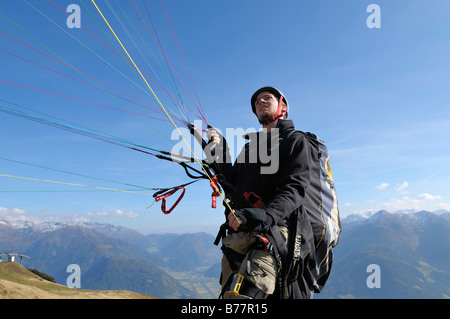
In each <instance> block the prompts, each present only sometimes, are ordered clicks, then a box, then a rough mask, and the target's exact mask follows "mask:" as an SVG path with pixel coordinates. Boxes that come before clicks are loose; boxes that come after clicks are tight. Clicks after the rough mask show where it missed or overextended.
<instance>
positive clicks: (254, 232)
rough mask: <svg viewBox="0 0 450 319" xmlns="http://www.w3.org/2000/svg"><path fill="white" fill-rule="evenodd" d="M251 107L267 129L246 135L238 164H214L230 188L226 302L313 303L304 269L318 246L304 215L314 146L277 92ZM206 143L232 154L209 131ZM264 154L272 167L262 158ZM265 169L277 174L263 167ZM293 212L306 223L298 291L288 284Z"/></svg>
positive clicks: (262, 93) (269, 90)
mask: <svg viewBox="0 0 450 319" xmlns="http://www.w3.org/2000/svg"><path fill="white" fill-rule="evenodd" d="M251 106H252V111H253V113H254V114H255V115H256V117H257V118H258V121H259V123H260V124H262V128H263V130H262V131H260V132H257V133H250V134H247V135H246V136H245V138H246V139H248V140H249V142H248V143H247V144H246V145H245V147H244V149H243V150H242V152H241V154H240V155H239V156H238V158H237V160H236V162H235V163H234V165H231V164H230V163H217V164H218V167H219V168H220V180H221V182H222V183H223V184H226V185H231V186H230V187H224V189H225V190H226V192H227V195H228V197H230V207H231V208H232V209H233V210H232V211H229V210H226V212H225V214H226V219H227V222H226V223H225V224H224V225H223V227H222V228H221V229H222V234H221V235H222V237H223V238H222V244H223V245H222V250H223V253H224V257H223V260H222V274H221V280H220V282H221V285H222V288H223V297H224V298H268V297H270V296H272V297H282V298H286V297H289V298H309V297H310V290H311V289H310V280H309V278H308V276H307V275H305V276H304V275H303V272H306V271H307V268H308V267H307V264H308V263H310V258H312V257H311V256H312V255H313V253H312V252H311V253H310V251H311V247H314V246H313V244H312V240H313V239H312V232H311V229H310V225H309V222H308V220H307V217H306V214H305V213H304V212H303V211H302V210H301V206H302V204H303V200H304V197H305V189H306V188H307V187H308V185H309V180H310V150H309V145H308V142H307V141H306V140H305V137H304V136H303V134H293V133H294V131H295V127H294V124H293V122H292V121H291V120H287V119H286V118H287V113H288V103H287V100H286V98H285V96H284V95H283V94H282V93H281V92H280V91H279V90H277V89H275V88H273V87H263V88H261V89H259V90H257V91H256V92H255V93H254V94H253V96H252V98H251ZM209 139H210V141H211V142H213V143H215V144H217V145H216V148H217V149H221V148H222V150H223V151H224V152H228V151H227V146H226V141H225V140H224V139H223V138H222V137H221V136H219V135H218V134H217V132H216V131H214V130H211V131H210V132H209ZM255 154H256V155H255ZM267 155H269V157H270V163H268V162H267V160H265V161H263V160H262V159H264V158H267ZM268 164H270V166H272V167H276V170H267V169H266V170H264V169H265V168H267V166H268ZM274 164H275V165H274ZM273 165H274V166H273ZM293 213H296V214H295V218H298V217H300V219H302V221H303V222H302V226H301V227H303V228H305V231H304V234H303V237H300V238H301V239H298V238H299V237H296V238H297V239H298V243H297V245H296V248H297V249H298V251H299V252H300V246H302V247H301V249H303V250H302V256H303V257H302V259H303V260H302V261H301V262H302V264H301V265H300V266H301V267H300V266H297V268H296V270H295V271H297V272H300V273H299V277H302V278H300V280H299V282H300V284H299V285H298V284H297V286H296V288H295V289H294V290H295V292H293V288H292V287H288V285H289V284H290V282H289V283H288V282H287V280H285V279H286V278H287V276H288V275H290V274H288V272H289V271H288V268H289V267H288V265H291V264H292V263H291V260H292V251H288V252H287V253H286V250H287V249H288V248H289V247H290V248H291V249H290V250H292V249H293V247H294V244H293V243H294V236H293V235H296V232H297V229H294V230H291V229H290V225H291V224H292V220H293V218H294V217H292V216H293ZM296 224H297V223H296ZM224 228H226V232H224V231H223V230H224ZM300 242H301V245H300ZM283 256H284V258H283ZM299 269H300V270H299ZM295 276H296V275H295ZM303 277H305V278H303ZM296 278H297V277H295V279H296ZM296 281H298V280H296ZM283 285H284V286H283ZM299 286H300V287H299Z"/></svg>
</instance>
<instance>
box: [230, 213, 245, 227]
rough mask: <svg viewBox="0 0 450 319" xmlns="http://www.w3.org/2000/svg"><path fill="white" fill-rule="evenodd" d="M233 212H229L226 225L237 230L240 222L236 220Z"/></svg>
mask: <svg viewBox="0 0 450 319" xmlns="http://www.w3.org/2000/svg"><path fill="white" fill-rule="evenodd" d="M233 212H234V211H233ZM233 212H230V213H229V214H228V225H229V226H230V227H231V228H233V229H234V230H237V229H238V228H239V226H241V223H242V221H241V220H240V219H239V218H237V217H236V215H235V214H234V213H233Z"/></svg>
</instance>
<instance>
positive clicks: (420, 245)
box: [0, 211, 450, 299]
mask: <svg viewBox="0 0 450 319" xmlns="http://www.w3.org/2000/svg"><path fill="white" fill-rule="evenodd" d="M439 213H440V214H439V215H438V214H433V213H430V212H427V211H420V212H414V213H404V212H397V213H395V214H394V213H389V212H387V211H378V212H372V213H370V214H367V215H366V216H349V217H347V218H343V219H342V233H341V237H340V241H339V244H338V246H337V247H336V248H334V249H333V252H334V261H333V267H332V271H331V275H330V278H329V280H328V282H327V285H326V286H325V289H324V291H323V292H321V293H320V294H316V295H315V298H319V299H320V298H449V297H450V271H449V269H450V246H449V243H450V240H449V239H450V212H439ZM213 241H214V237H213V236H212V235H209V234H206V233H194V234H151V235H143V234H141V233H139V232H137V231H134V230H131V229H128V228H126V227H122V226H113V225H109V224H100V223H83V224H66V223H54V222H47V223H40V224H33V223H30V222H25V221H17V220H16V221H14V222H11V221H6V220H1V219H0V251H2V252H4V251H14V252H17V253H24V254H26V255H28V256H30V259H23V264H24V266H26V267H28V268H35V269H38V270H39V271H41V272H44V273H46V274H48V275H50V276H52V277H54V278H55V280H56V282H57V283H59V284H63V285H65V284H66V279H67V277H68V276H69V275H70V274H69V273H68V272H67V266H68V265H70V264H78V265H79V266H80V268H81V288H82V289H93V290H98V289H101V290H130V291H134V292H138V293H144V294H149V295H152V296H156V297H159V298H201V297H204V296H201V295H199V293H198V290H195V289H192V288H193V287H194V286H195V284H198V285H203V286H204V288H205V289H209V290H210V288H208V287H212V286H214V285H216V286H217V285H218V284H217V282H218V277H219V275H220V259H221V251H220V249H219V248H218V247H217V246H214V245H213ZM370 265H377V266H378V267H379V268H378V269H379V279H380V280H379V281H380V288H369V286H368V285H367V281H368V279H369V277H370V276H371V273H370V272H369V271H368V267H369V266H370ZM174 274H184V275H183V276H182V277H183V278H188V279H189V280H185V281H181V280H180V276H178V277H177V278H175V277H176V276H175V277H174ZM200 275H201V276H204V278H207V280H208V281H209V282H208V283H207V284H205V282H203V283H201V284H200V283H199V282H198V280H197V279H198V276H200ZM208 278H209V279H208ZM215 296H217V295H215V294H213V293H210V294H207V298H214V297H215Z"/></svg>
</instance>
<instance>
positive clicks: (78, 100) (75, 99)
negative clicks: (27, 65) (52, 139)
mask: <svg viewBox="0 0 450 319" xmlns="http://www.w3.org/2000/svg"><path fill="white" fill-rule="evenodd" d="M0 82H3V83H8V84H11V85H15V86H20V87H23V88H26V89H30V90H33V91H38V92H41V93H45V94H50V95H54V96H58V97H62V98H66V99H69V100H73V101H77V102H81V103H86V104H91V105H95V106H100V107H104V108H107V109H111V110H114V111H119V112H124V113H129V114H134V115H139V116H143V117H147V118H151V119H155V120H160V121H167V122H168V120H166V119H160V118H156V117H153V116H149V115H145V114H140V113H135V112H130V111H126V110H121V109H118V108H115V107H112V106H107V105H103V104H99V103H94V102H89V101H85V100H81V99H77V98H74V97H70V96H66V95H62V94H58V93H54V92H49V91H45V90H41V89H37V88H33V87H31V86H26V85H23V84H18V83H14V82H10V81H6V80H2V79H0Z"/></svg>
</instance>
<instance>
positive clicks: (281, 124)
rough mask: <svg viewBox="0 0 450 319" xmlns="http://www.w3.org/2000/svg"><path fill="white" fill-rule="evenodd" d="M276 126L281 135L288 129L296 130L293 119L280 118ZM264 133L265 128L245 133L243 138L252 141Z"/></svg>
mask: <svg viewBox="0 0 450 319" xmlns="http://www.w3.org/2000/svg"><path fill="white" fill-rule="evenodd" d="M276 128H277V129H279V136H283V135H284V133H286V132H288V131H292V130H295V126H294V122H292V120H282V119H279V120H278V124H277V127H276ZM263 133H264V131H263V130H261V131H259V132H251V133H247V134H244V135H243V138H245V139H246V140H250V141H251V140H254V139H256V138H257V137H258V135H260V134H263Z"/></svg>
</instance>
